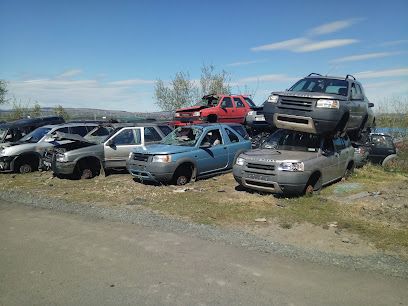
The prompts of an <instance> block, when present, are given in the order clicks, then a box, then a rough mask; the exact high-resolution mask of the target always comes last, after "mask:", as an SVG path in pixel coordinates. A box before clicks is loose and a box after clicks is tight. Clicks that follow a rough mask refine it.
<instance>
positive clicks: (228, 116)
mask: <svg viewBox="0 0 408 306" xmlns="http://www.w3.org/2000/svg"><path fill="white" fill-rule="evenodd" d="M234 116H235V106H234V103H233V102H232V99H231V97H224V98H222V99H221V101H220V104H219V113H218V122H234V119H233V118H234Z"/></svg>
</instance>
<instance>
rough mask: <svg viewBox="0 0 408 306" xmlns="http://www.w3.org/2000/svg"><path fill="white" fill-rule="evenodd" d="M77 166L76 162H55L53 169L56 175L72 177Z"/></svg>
mask: <svg viewBox="0 0 408 306" xmlns="http://www.w3.org/2000/svg"><path fill="white" fill-rule="evenodd" d="M75 166H76V163H75V162H66V163H60V162H53V163H52V166H51V169H52V171H53V172H54V173H55V174H65V175H70V174H74V172H75Z"/></svg>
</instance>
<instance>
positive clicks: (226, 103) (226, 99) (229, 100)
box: [221, 97, 234, 108]
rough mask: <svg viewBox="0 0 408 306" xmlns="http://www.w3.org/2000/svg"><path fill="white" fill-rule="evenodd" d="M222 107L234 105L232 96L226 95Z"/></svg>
mask: <svg viewBox="0 0 408 306" xmlns="http://www.w3.org/2000/svg"><path fill="white" fill-rule="evenodd" d="M221 107H222V108H233V107H234V105H233V104H232V100H231V98H230V97H224V99H222V102H221Z"/></svg>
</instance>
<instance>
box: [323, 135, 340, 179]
mask: <svg viewBox="0 0 408 306" xmlns="http://www.w3.org/2000/svg"><path fill="white" fill-rule="evenodd" d="M321 152H322V160H321V163H322V165H321V169H322V181H323V182H322V183H323V184H326V183H328V182H331V181H332V180H334V179H335V177H336V173H337V167H338V159H339V154H338V153H337V152H336V150H335V148H334V143H333V139H332V138H331V137H326V138H325V139H324V140H323V144H322V148H321Z"/></svg>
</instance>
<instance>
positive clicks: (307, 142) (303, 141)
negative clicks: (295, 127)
mask: <svg viewBox="0 0 408 306" xmlns="http://www.w3.org/2000/svg"><path fill="white" fill-rule="evenodd" d="M262 148H263V149H274V150H287V151H303V152H317V151H319V148H320V137H319V136H318V135H315V134H309V133H303V132H297V131H287V130H278V131H276V132H275V133H273V134H272V135H271V136H270V137H269V138H268V140H267V141H265V142H264V143H263V144H262Z"/></svg>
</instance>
